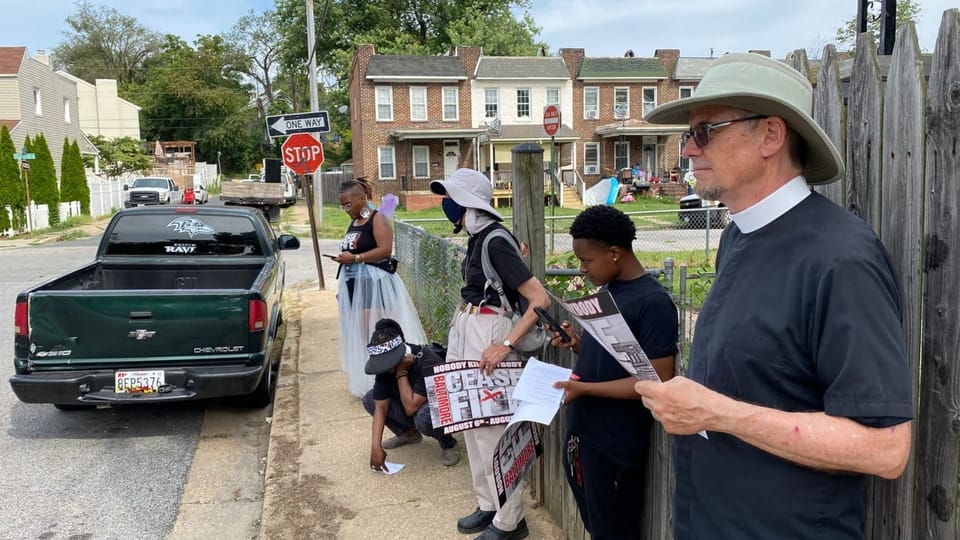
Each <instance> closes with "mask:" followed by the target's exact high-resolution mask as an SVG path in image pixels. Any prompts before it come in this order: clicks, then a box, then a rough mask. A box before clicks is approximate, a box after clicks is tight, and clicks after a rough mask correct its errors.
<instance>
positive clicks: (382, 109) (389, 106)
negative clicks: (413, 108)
mask: <svg viewBox="0 0 960 540" xmlns="http://www.w3.org/2000/svg"><path fill="white" fill-rule="evenodd" d="M377 120H381V121H391V120H393V87H392V86H378V87H377Z"/></svg>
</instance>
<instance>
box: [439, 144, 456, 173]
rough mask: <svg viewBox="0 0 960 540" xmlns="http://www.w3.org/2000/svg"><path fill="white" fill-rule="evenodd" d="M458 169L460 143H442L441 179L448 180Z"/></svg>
mask: <svg viewBox="0 0 960 540" xmlns="http://www.w3.org/2000/svg"><path fill="white" fill-rule="evenodd" d="M459 168H460V143H459V142H458V141H443V177H444V178H450V175H451V174H453V172H454V171H456V170H457V169H459Z"/></svg>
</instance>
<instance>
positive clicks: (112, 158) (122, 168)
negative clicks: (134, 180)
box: [74, 135, 153, 185]
mask: <svg viewBox="0 0 960 540" xmlns="http://www.w3.org/2000/svg"><path fill="white" fill-rule="evenodd" d="M90 142H91V143H93V145H94V146H95V147H96V148H97V150H98V151H99V152H100V164H101V168H102V169H103V171H104V172H106V173H107V176H109V177H110V178H116V177H118V176H120V175H122V174H124V173H128V172H136V173H138V172H143V171H146V170H147V169H149V168H150V167H152V166H153V156H151V155H149V154H145V153H144V152H143V144H141V142H140V141H138V140H137V139H134V138H133V137H120V138H118V139H107V138H105V137H103V136H101V135H97V136H94V137H90ZM74 144H76V143H74ZM77 153H78V154H79V153H80V149H79V147H78V148H77ZM82 159H86V160H87V163H86V166H87V167H92V166H93V163H92V161H93V158H92V157H88V158H82ZM84 185H86V182H84Z"/></svg>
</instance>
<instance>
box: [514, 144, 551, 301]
mask: <svg viewBox="0 0 960 540" xmlns="http://www.w3.org/2000/svg"><path fill="white" fill-rule="evenodd" d="M511 152H512V154H513V232H514V234H515V235H516V237H517V239H518V240H520V241H521V242H526V243H527V245H529V246H530V257H529V258H528V259H527V266H529V267H530V270H531V271H532V272H533V275H534V276H536V278H537V279H539V280H540V282H541V283H543V277H544V268H546V246H545V239H544V234H545V232H544V221H545V220H544V213H543V197H544V194H543V174H544V173H543V148H542V147H541V146H540V145H539V144H533V143H524V144H518V145H517V146H514V147H513V150H512V151H511Z"/></svg>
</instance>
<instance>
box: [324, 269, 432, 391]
mask: <svg viewBox="0 0 960 540" xmlns="http://www.w3.org/2000/svg"><path fill="white" fill-rule="evenodd" d="M337 304H338V306H339V314H340V367H341V368H342V369H343V371H345V372H346V374H347V379H348V381H349V388H350V393H351V394H353V395H355V396H357V397H362V396H363V395H364V394H365V393H366V392H367V390H370V389H371V388H372V387H373V375H367V374H366V373H364V371H363V368H364V365H366V363H367V343H369V341H370V335H371V334H372V333H373V329H374V327H375V326H376V324H377V321H379V320H380V319H393V320H395V321H397V322H398V323H399V324H400V327H401V328H402V329H403V336H404V338H405V339H406V341H407V342H408V343H416V344H423V343H429V342H428V341H427V336H426V334H425V333H424V331H423V326H422V325H421V324H420V317H419V315H418V314H417V309H416V308H415V307H414V305H413V300H411V299H410V294H409V293H408V292H407V288H406V286H404V284H403V281H402V280H401V279H400V276H399V275H397V274H391V273H389V272H386V271H384V270H381V269H379V268H377V267H375V266H370V265H368V264H348V265H344V266H343V268H342V270H341V272H340V279H339V285H338V290H337Z"/></svg>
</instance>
